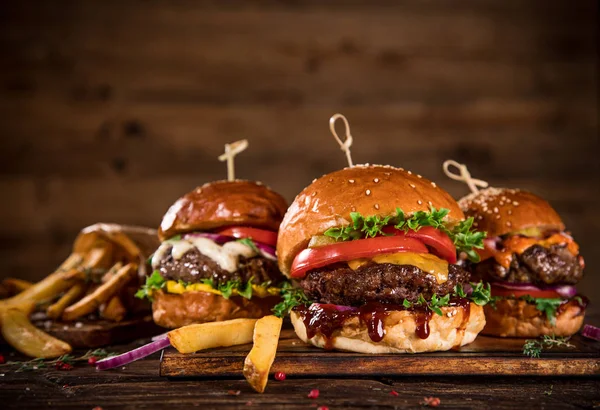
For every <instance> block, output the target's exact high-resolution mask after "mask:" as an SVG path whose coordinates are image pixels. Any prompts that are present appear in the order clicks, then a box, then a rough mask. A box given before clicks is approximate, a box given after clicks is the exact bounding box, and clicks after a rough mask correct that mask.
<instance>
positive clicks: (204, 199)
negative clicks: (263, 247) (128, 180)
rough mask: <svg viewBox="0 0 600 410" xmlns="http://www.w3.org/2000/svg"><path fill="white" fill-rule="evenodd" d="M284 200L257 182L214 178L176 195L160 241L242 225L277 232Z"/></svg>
mask: <svg viewBox="0 0 600 410" xmlns="http://www.w3.org/2000/svg"><path fill="white" fill-rule="evenodd" d="M286 209H287V203H286V201H285V199H284V198H283V197H282V196H281V195H279V194H278V193H276V192H274V191H272V190H271V189H270V188H268V187H266V186H265V185H262V184H261V183H259V182H252V181H241V180H236V181H217V182H210V183H207V184H204V185H202V186H201V187H198V188H196V189H194V190H193V191H192V192H190V193H188V194H185V195H184V196H183V197H181V198H179V199H178V200H177V202H175V203H174V204H173V205H172V206H171V207H170V208H169V210H168V211H167V213H166V214H165V216H164V217H163V220H162V222H161V224H160V227H159V229H158V237H159V238H160V239H161V240H165V239H168V238H170V237H172V236H173V235H177V234H180V233H185V232H191V231H205V230H210V229H215V228H219V227H223V226H230V225H243V226H251V227H255V228H264V229H269V230H273V231H276V230H277V229H278V228H279V224H280V222H281V219H282V218H283V215H284V214H285V211H286Z"/></svg>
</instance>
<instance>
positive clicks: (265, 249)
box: [254, 241, 277, 259]
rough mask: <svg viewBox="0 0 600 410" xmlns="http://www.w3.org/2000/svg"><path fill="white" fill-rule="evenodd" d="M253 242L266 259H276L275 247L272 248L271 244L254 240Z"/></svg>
mask: <svg viewBox="0 0 600 410" xmlns="http://www.w3.org/2000/svg"><path fill="white" fill-rule="evenodd" d="M254 244H255V245H256V247H257V248H258V250H259V251H260V253H261V254H262V255H263V256H264V257H266V258H268V259H274V258H275V259H276V258H277V255H275V248H273V247H272V246H269V245H265V244H264V243H261V242H256V241H254Z"/></svg>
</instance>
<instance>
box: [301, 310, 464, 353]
mask: <svg viewBox="0 0 600 410" xmlns="http://www.w3.org/2000/svg"><path fill="white" fill-rule="evenodd" d="M448 306H451V307H452V306H455V307H461V308H462V309H463V313H464V314H463V321H462V324H461V326H460V328H459V329H460V330H462V331H463V332H464V329H465V328H466V325H467V323H468V321H469V316H470V301H469V300H468V299H465V298H453V299H451V300H450V302H449V304H448ZM398 310H410V311H413V312H415V314H416V317H415V322H416V325H417V326H416V329H415V332H416V334H417V336H419V337H420V338H421V339H427V338H428V337H429V333H430V328H429V321H430V320H431V317H432V315H434V314H435V313H434V312H433V311H432V310H431V309H429V307H427V306H412V307H410V308H406V307H405V306H403V305H394V304H387V303H380V302H369V303H367V304H365V305H363V306H361V307H346V306H344V307H340V306H336V305H331V304H318V303H313V304H312V305H310V306H298V307H296V308H294V311H296V312H297V313H298V314H299V315H300V316H301V318H302V321H303V322H304V326H305V327H306V336H307V337H308V338H309V339H312V338H313V337H315V336H316V335H317V334H319V335H321V336H323V338H324V339H325V348H326V349H331V348H332V347H333V333H334V332H335V331H336V330H338V329H340V328H341V327H343V326H344V323H345V322H346V320H349V319H351V318H354V317H358V319H359V320H360V322H361V324H364V325H365V326H366V327H367V331H368V334H369V338H370V339H371V340H372V341H373V342H380V341H381V340H383V337H384V336H385V328H384V320H385V318H386V317H387V315H389V314H390V313H391V312H392V311H398Z"/></svg>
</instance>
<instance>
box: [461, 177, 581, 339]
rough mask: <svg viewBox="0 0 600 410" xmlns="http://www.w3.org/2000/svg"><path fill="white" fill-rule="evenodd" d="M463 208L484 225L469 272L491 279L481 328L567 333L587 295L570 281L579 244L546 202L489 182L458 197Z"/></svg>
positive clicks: (577, 267) (498, 332) (514, 333)
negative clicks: (483, 237) (484, 235)
mask: <svg viewBox="0 0 600 410" xmlns="http://www.w3.org/2000/svg"><path fill="white" fill-rule="evenodd" d="M459 205H460V207H461V209H462V210H463V212H464V213H465V214H466V215H467V216H469V217H472V218H474V220H475V221H474V223H473V225H474V226H475V227H477V228H478V229H481V230H485V231H487V236H488V237H487V239H486V240H485V241H484V248H483V249H481V250H479V251H478V252H479V254H480V257H481V261H480V262H479V263H477V264H473V265H472V266H471V270H472V272H473V277H474V278H476V279H478V280H483V281H486V282H491V291H492V303H490V304H488V305H487V306H486V307H485V316H486V320H487V324H486V326H485V329H484V330H483V333H484V334H489V335H494V336H503V337H504V336H508V337H539V336H541V335H556V336H570V335H572V334H574V333H576V332H577V331H578V330H579V328H580V327H581V325H582V323H583V318H584V315H585V307H586V304H587V300H586V299H585V298H584V297H582V296H579V295H577V290H576V288H575V286H574V285H575V284H576V283H577V282H579V281H580V280H581V278H582V276H583V269H584V266H585V263H584V260H583V257H582V256H581V255H580V254H579V246H578V245H577V243H576V242H575V241H574V240H573V237H572V236H571V235H570V234H569V233H568V232H566V231H565V225H564V224H563V221H562V220H561V218H560V216H559V215H558V214H557V213H556V211H555V210H554V209H553V208H552V206H550V204H549V203H548V202H546V201H545V200H543V199H542V198H540V197H539V196H537V195H534V194H532V193H530V192H527V191H522V190H518V189H498V188H488V189H484V190H482V191H479V192H477V193H473V194H471V195H468V196H466V197H464V198H462V199H461V200H460V201H459Z"/></svg>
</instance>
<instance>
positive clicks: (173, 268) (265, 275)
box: [158, 248, 283, 284]
mask: <svg viewBox="0 0 600 410" xmlns="http://www.w3.org/2000/svg"><path fill="white" fill-rule="evenodd" d="M166 254H167V255H168V256H166V257H165V258H164V259H163V260H161V261H160V264H159V267H158V270H159V271H160V274H161V275H162V277H163V278H165V279H172V280H183V281H185V282H191V283H196V282H200V280H201V279H212V280H214V282H215V284H217V283H225V282H227V281H230V280H237V281H240V282H242V283H246V282H248V281H249V280H250V279H251V278H252V283H256V284H260V283H263V282H267V281H271V282H272V283H273V284H278V283H280V282H282V281H283V277H282V275H281V273H279V269H278V268H277V261H274V260H271V259H267V258H264V257H262V256H255V257H253V258H244V257H240V261H239V264H238V269H237V270H236V271H235V272H233V273H231V272H228V271H226V270H224V269H222V268H221V267H220V266H219V265H218V264H217V263H216V262H215V261H213V260H212V259H211V258H209V257H208V256H205V255H203V254H202V253H200V251H199V250H198V249H195V248H194V249H191V250H189V251H187V252H186V253H185V254H184V255H183V256H182V257H181V259H178V260H175V259H174V258H173V257H172V256H171V252H166Z"/></svg>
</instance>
